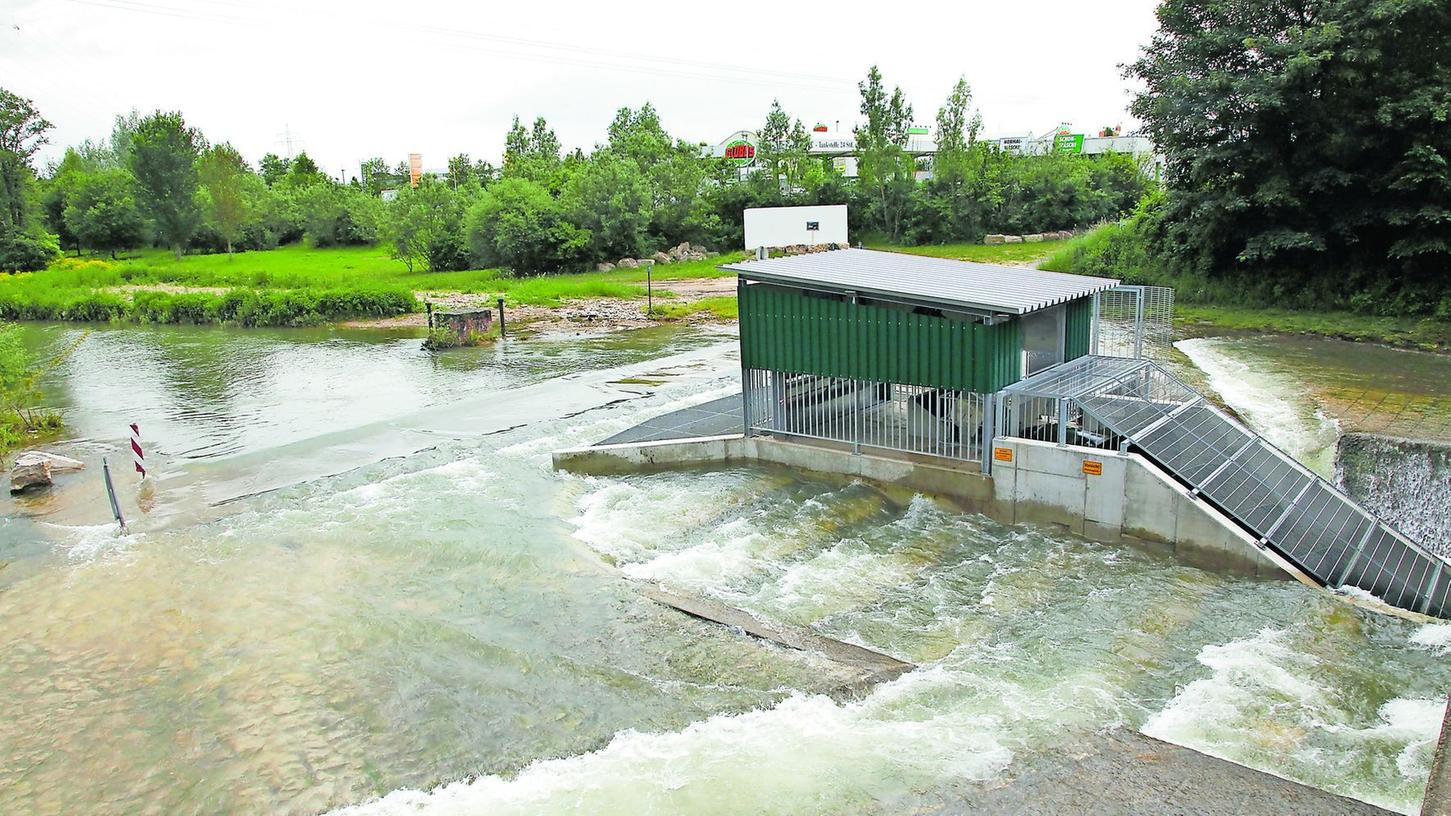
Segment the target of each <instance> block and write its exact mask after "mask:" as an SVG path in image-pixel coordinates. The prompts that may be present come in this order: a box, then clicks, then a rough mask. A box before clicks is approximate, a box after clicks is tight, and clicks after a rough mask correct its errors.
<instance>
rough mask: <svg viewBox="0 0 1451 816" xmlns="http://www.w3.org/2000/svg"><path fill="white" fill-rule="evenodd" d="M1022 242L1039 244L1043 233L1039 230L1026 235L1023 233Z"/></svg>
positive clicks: (1041, 241)
mask: <svg viewBox="0 0 1451 816" xmlns="http://www.w3.org/2000/svg"><path fill="white" fill-rule="evenodd" d="M1023 243H1025V244H1041V243H1043V233H1041V232H1030V233H1028V234H1027V235H1024V236H1023Z"/></svg>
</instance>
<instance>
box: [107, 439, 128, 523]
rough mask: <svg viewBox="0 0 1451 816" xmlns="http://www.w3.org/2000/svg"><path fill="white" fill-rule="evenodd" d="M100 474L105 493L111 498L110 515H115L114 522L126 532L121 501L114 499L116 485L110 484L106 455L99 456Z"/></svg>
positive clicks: (108, 464)
mask: <svg viewBox="0 0 1451 816" xmlns="http://www.w3.org/2000/svg"><path fill="white" fill-rule="evenodd" d="M101 475H102V476H104V477H105V480H106V495H107V496H108V497H109V498H110V499H111V515H113V516H115V517H116V523H117V524H119V525H121V532H122V533H125V532H126V518H125V516H122V515H121V503H120V502H118V501H116V486H115V485H114V484H111V463H110V462H108V461H106V457H104V456H102V457H101Z"/></svg>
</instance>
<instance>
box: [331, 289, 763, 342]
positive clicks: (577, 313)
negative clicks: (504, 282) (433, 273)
mask: <svg viewBox="0 0 1451 816" xmlns="http://www.w3.org/2000/svg"><path fill="white" fill-rule="evenodd" d="M655 291H656V294H657V295H659V294H660V293H661V292H668V293H670V294H672V295H674V297H670V298H657V300H656V305H657V306H658V305H660V304H661V303H692V302H694V301H697V300H703V299H705V298H710V297H721V296H724V295H731V294H734V293H735V291H736V279H735V278H733V277H728V278H688V279H682V280H674V281H662V282H661V283H658V284H656V286H655ZM413 294H414V296H415V297H417V298H418V299H419V301H422V302H426V303H431V304H433V308H435V309H458V310H482V309H492V308H496V307H497V305H498V296H497V295H492V294H478V293H468V292H414V293H413ZM505 316H506V319H507V320H508V321H509V324H510V325H511V326H516V327H519V328H524V327H527V328H528V329H529V330H530V331H542V332H561V331H580V330H586V329H587V330H593V331H597V330H600V329H606V330H616V329H638V328H644V327H646V326H652V325H656V324H657V323H659V320H657V319H651V318H647V317H646V316H645V301H644V299H637V300H625V299H621V298H580V299H578V300H567V301H564V302H563V303H562V304H560V305H559V306H510V307H508V308H507V310H506V312H505ZM714 320H716V318H715V316H714V315H712V314H711V313H709V312H698V313H695V314H692V315H689V316H687V317H685V318H682V321H681V322H687V323H709V322H712V321H714ZM342 325H344V326H349V327H353V328H424V327H426V326H427V325H428V315H427V314H426V313H425V312H413V313H411V314H406V315H398V316H397V317H385V318H379V319H376V320H349V321H346V322H344V323H343V324H342Z"/></svg>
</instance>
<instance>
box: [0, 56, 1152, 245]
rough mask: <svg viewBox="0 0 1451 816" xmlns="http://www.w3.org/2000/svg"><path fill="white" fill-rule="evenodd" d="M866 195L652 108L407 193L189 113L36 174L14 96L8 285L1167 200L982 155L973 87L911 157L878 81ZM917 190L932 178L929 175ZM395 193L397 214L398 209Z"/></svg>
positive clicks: (799, 151) (777, 122) (38, 140)
mask: <svg viewBox="0 0 1451 816" xmlns="http://www.w3.org/2000/svg"><path fill="white" fill-rule="evenodd" d="M859 90H860V93H861V115H862V124H861V125H860V126H858V127H857V128H856V130H855V134H854V135H855V138H856V144H857V152H858V154H859V156H858V173H859V176H858V177H857V178H847V177H845V176H844V175H843V174H842V173H841V172H840V170H839V169H838V168H837V167H836V166H835V165H834V164H833V162H832V161H831V160H830V159H828V158H823V157H821V156H816V155H812V154H811V153H810V147H811V140H810V136H809V134H808V132H807V129H806V128H805V126H804V125H803V124H802V122H801V120H799V119H794V120H793V119H792V118H791V117H789V116H788V115H787V114H786V112H785V111H784V110H782V108H781V105H780V104H779V102H778V103H774V104H773V105H772V107H771V109H770V111H769V112H768V113H767V115H766V117H765V121H764V123H763V124H762V126H761V127H759V128H758V129H757V141H758V144H757V152H756V157H755V166H754V168H753V171H752V172H751V173H749V174H747V175H746V176H745V177H744V178H742V174H741V173H740V172H739V169H738V168H737V167H736V165H734V164H732V163H731V162H729V161H727V160H725V159H722V158H714V157H709V156H706V155H704V146H703V145H701V144H699V143H694V142H689V141H686V140H683V139H679V138H677V137H675V136H672V135H671V134H670V133H668V132H667V131H666V130H665V128H664V127H663V125H662V124H661V121H660V117H659V114H658V112H657V111H656V110H655V109H654V107H653V106H651V105H650V104H649V103H645V104H643V105H641V106H640V107H639V108H630V107H625V108H621V109H620V110H619V112H618V113H617V114H616V116H615V118H614V120H613V121H612V122H611V123H610V125H609V128H608V130H607V135H606V139H605V141H604V142H603V143H601V144H597V145H595V147H594V149H593V150H591V151H590V152H588V153H586V152H585V151H583V150H579V149H576V150H573V151H566V150H565V149H564V148H563V146H562V145H561V144H560V141H559V139H558V138H557V137H556V135H555V133H554V131H553V130H552V129H551V128H550V126H549V124H548V122H547V121H546V120H545V119H544V118H543V117H539V118H536V119H535V120H534V121H533V122H532V123H530V124H529V125H527V126H526V125H525V124H524V123H523V122H521V121H520V120H519V119H518V118H517V117H516V118H515V120H514V122H513V125H512V126H511V128H510V129H509V131H508V133H507V134H506V137H505V149H504V155H503V161H502V164H501V165H500V166H498V167H495V166H493V165H492V164H490V163H488V162H484V161H475V160H472V159H470V157H469V156H468V155H467V154H460V155H457V156H454V157H452V158H450V159H449V161H448V170H447V172H446V173H445V174H443V175H442V176H439V177H434V176H431V175H430V176H425V177H424V178H422V179H421V180H420V182H419V183H418V184H417V186H413V185H411V184H410V178H409V173H408V167H407V165H406V164H403V163H399V164H396V165H394V164H390V163H389V162H388V161H386V160H385V159H382V158H374V159H369V160H368V161H366V162H363V163H362V165H361V167H360V173H359V175H358V176H355V177H353V178H351V179H350V180H348V181H346V182H345V181H342V180H340V179H335V178H332V177H331V176H329V175H328V174H326V173H324V172H322V171H321V170H320V168H319V167H318V166H317V164H316V162H314V161H313V160H312V159H311V158H309V157H308V156H307V155H306V154H305V153H303V154H299V155H298V156H296V157H295V158H291V159H288V158H284V157H280V156H277V155H275V154H271V153H269V154H267V155H265V156H263V157H262V158H261V159H260V160H259V161H258V162H257V164H256V166H255V167H254V166H252V165H251V164H250V163H249V162H248V161H247V160H246V159H245V158H244V157H243V156H242V155H241V154H240V153H239V152H238V151H237V150H236V149H235V148H233V147H232V146H231V145H230V144H228V143H227V142H218V143H213V142H210V141H209V140H208V139H207V138H206V137H205V136H204V135H203V134H202V133H201V132H200V131H198V130H197V129H196V128H194V127H192V126H190V125H188V123H187V122H186V120H185V117H184V116H183V115H182V114H181V113H180V112H168V111H156V112H153V113H151V114H146V115H142V114H139V113H137V112H132V113H130V114H128V115H123V116H119V117H117V119H116V122H115V126H114V128H113V129H112V132H111V134H110V135H109V136H108V137H107V138H104V139H100V140H94V141H86V142H83V143H81V144H78V145H73V146H71V147H69V148H67V150H66V151H65V153H64V156H63V157H62V158H61V159H60V160H59V161H58V162H56V163H54V164H53V165H52V166H49V167H47V168H44V169H43V170H41V171H39V172H37V171H36V168H34V166H33V158H34V155H35V152H36V150H37V149H38V148H39V147H40V146H41V145H43V144H45V139H46V132H47V131H48V130H49V129H50V124H49V123H48V122H46V121H45V120H44V118H43V117H41V116H40V114H39V112H38V111H36V110H35V108H34V106H33V105H32V104H31V102H30V101H29V100H25V99H21V98H20V97H18V96H16V95H14V94H11V93H9V92H5V91H0V93H3V96H0V109H3V110H0V130H3V135H0V170H3V173H4V181H5V185H4V186H3V188H0V191H3V195H4V196H5V199H4V201H5V202H6V204H7V206H6V216H5V218H6V220H5V221H4V222H3V223H0V268H3V269H6V270H11V271H14V270H20V269H39V268H43V267H44V266H45V265H46V263H48V262H49V260H50V259H51V258H53V257H54V256H55V254H56V253H57V252H59V251H65V252H74V253H77V254H80V253H93V254H104V255H115V254H116V253H119V252H126V251H131V250H135V249H137V248H140V247H146V246H158V247H168V248H170V249H171V250H173V251H174V252H176V253H177V254H178V255H180V254H182V253H184V252H235V251H241V250H256V249H268V248H273V247H276V246H279V245H283V244H289V243H295V242H298V241H306V242H308V243H309V244H311V245H313V246H318V247H328V246H341V245H357V244H375V243H382V244H385V245H387V246H389V247H391V248H392V250H393V252H394V255H395V256H396V257H398V258H399V259H400V260H402V261H404V262H405V263H406V264H407V265H408V266H409V268H410V269H418V270H423V271H438V270H453V269H462V268H468V267H471V266H487V267H500V268H505V269H509V270H512V271H514V272H515V273H518V274H536V273H543V272H556V271H571V270H578V269H582V268H587V267H588V266H589V265H591V264H593V263H595V262H599V261H607V260H614V259H617V258H621V257H643V256H648V255H650V254H651V253H653V252H655V251H659V250H661V249H664V248H668V247H670V246H673V245H675V244H678V243H680V242H683V241H690V242H693V243H698V244H704V245H707V246H711V247H715V248H718V249H719V248H726V247H737V246H740V244H741V242H742V240H743V239H742V211H743V210H744V209H745V208H747V207H754V206H783V205H793V204H848V205H850V207H851V217H852V221H853V224H852V226H853V229H854V230H855V231H856V234H858V235H861V234H864V233H865V234H867V235H869V236H872V237H874V238H878V239H881V240H884V241H887V242H893V243H908V244H921V243H945V242H955V241H978V240H981V239H982V236H983V235H984V234H985V233H987V232H1042V231H1048V230H1058V229H1071V228H1078V227H1084V226H1088V225H1091V224H1094V223H1098V222H1101V221H1104V220H1108V219H1116V218H1119V217H1121V216H1122V215H1124V214H1125V213H1127V212H1128V211H1129V210H1130V209H1131V208H1132V207H1133V206H1134V205H1135V204H1136V203H1137V202H1138V201H1139V199H1140V198H1141V197H1142V196H1143V194H1144V193H1145V191H1146V190H1148V189H1149V188H1150V187H1151V186H1152V181H1151V180H1150V179H1149V178H1148V177H1147V176H1146V174H1145V173H1144V172H1143V169H1142V168H1141V167H1140V166H1139V164H1138V162H1137V161H1136V160H1135V159H1134V158H1133V157H1132V156H1127V155H1109V156H1102V157H1081V156H1060V155H1043V156H1019V155H1012V154H1008V153H1004V152H1001V151H998V150H997V149H995V148H994V147H993V146H991V145H990V144H988V143H986V142H984V141H982V140H981V139H980V138H979V132H980V130H981V118H980V117H979V116H978V115H977V114H976V113H975V112H974V111H973V110H972V108H971V105H972V95H971V91H970V89H969V88H968V85H967V83H966V82H965V81H963V80H959V81H958V83H957V84H956V85H955V86H954V88H953V89H952V92H951V93H950V95H949V96H948V98H947V100H946V101H945V102H944V104H943V106H942V107H941V109H940V110H939V111H938V114H937V117H936V126H937V127H936V135H937V139H938V142H939V147H938V150H937V154H936V156H935V157H934V158H932V159H930V160H928V159H924V158H920V157H914V156H912V155H911V154H910V153H909V152H908V151H907V140H908V133H909V129H910V128H911V127H912V123H913V110H912V106H911V105H910V104H909V103H908V102H907V100H906V99H905V97H904V95H903V93H902V91H901V90H900V89H893V90H892V91H891V92H890V93H889V92H888V91H887V90H886V86H885V84H884V81H883V79H882V76H881V74H880V72H879V71H878V70H877V69H876V68H875V67H873V68H872V69H871V70H870V72H869V73H868V75H867V77H866V79H865V80H863V81H862V82H861V83H860V86H859ZM929 170H930V176H929V177H928V178H926V180H922V181H919V176H923V175H928V174H927V173H925V172H924V171H929ZM385 190H394V191H396V197H394V198H393V200H391V201H384V200H383V197H382V193H383V192H384V191H385Z"/></svg>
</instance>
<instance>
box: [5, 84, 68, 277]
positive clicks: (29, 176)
mask: <svg viewBox="0 0 1451 816" xmlns="http://www.w3.org/2000/svg"><path fill="white" fill-rule="evenodd" d="M50 127H51V125H50V122H47V121H46V120H45V117H43V116H41V115H40V112H39V111H38V110H36V109H35V105H34V104H33V103H32V102H31V101H30V100H29V99H24V98H22V97H20V96H17V95H15V94H13V93H11V92H10V91H7V90H5V89H4V88H0V270H3V271H7V272H18V271H31V270H36V269H43V268H44V267H45V265H46V264H48V263H50V260H51V258H53V257H55V255H56V252H57V246H56V243H55V239H53V238H52V237H51V236H49V235H47V234H46V233H45V231H44V230H43V229H41V225H40V219H39V218H38V213H37V208H36V191H35V170H34V168H33V167H32V166H31V164H30V161H31V159H32V158H33V157H34V156H35V152H36V151H37V150H39V149H40V148H41V146H42V145H44V144H45V143H46V141H47V137H46V131H48V130H50Z"/></svg>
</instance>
